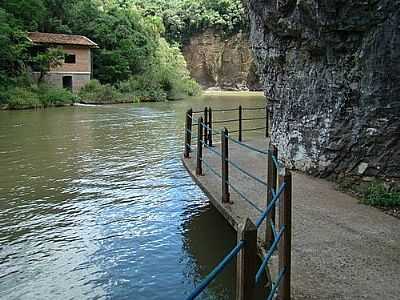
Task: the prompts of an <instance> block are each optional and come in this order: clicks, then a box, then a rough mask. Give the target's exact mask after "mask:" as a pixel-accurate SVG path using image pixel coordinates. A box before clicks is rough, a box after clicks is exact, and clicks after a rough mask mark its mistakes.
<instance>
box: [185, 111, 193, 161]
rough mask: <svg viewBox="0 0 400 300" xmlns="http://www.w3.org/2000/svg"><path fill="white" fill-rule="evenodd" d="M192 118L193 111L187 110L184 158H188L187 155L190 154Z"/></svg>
mask: <svg viewBox="0 0 400 300" xmlns="http://www.w3.org/2000/svg"><path fill="white" fill-rule="evenodd" d="M192 118H193V110H192V109H189V110H188V111H187V112H186V125H185V153H184V157H185V158H189V153H190V152H191V144H192Z"/></svg>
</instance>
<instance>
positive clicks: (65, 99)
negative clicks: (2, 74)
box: [0, 85, 76, 109]
mask: <svg viewBox="0 0 400 300" xmlns="http://www.w3.org/2000/svg"><path fill="white" fill-rule="evenodd" d="M0 99H1V102H2V103H4V104H7V105H8V108H10V109H28V108H42V107H47V106H63V105H71V104H72V103H74V102H75V100H76V96H74V95H73V94H72V93H71V92H69V91H68V90H65V89H60V88H53V87H46V86H40V87H38V86H36V85H32V86H24V87H13V88H9V89H8V90H6V91H5V92H2V93H1V95H0Z"/></svg>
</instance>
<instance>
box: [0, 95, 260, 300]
mask: <svg viewBox="0 0 400 300" xmlns="http://www.w3.org/2000/svg"><path fill="white" fill-rule="evenodd" d="M238 104H242V105H243V106H262V105H264V102H263V97H262V96H249V95H241V96H232V95H230V96H225V97H223V96H204V97H201V98H193V99H188V100H186V101H180V102H171V103H154V104H140V105H123V106H102V107H70V108H57V109H47V110H42V111H3V112H0V299H30V300H31V299H132V300H141V299H143V300H144V299H146V300H152V299H167V300H169V299H184V298H185V295H188V294H189V293H190V291H191V290H192V289H193V288H194V287H195V286H196V284H197V283H199V281H200V280H201V278H203V277H204V276H205V275H206V274H207V273H208V272H209V271H210V270H212V268H213V266H215V265H216V264H217V263H218V262H219V260H220V259H221V258H222V257H223V256H224V255H225V254H226V253H227V252H228V251H229V250H230V249H231V247H233V246H234V245H235V243H236V236H235V232H234V231H233V230H232V229H231V228H230V227H229V226H228V224H227V223H226V222H225V220H224V219H223V218H222V217H221V216H220V215H219V214H218V213H217V212H216V211H215V210H214V209H213V208H212V207H210V205H209V203H208V200H207V198H206V197H205V196H204V194H202V192H201V191H200V189H199V188H198V187H197V186H196V185H195V184H194V183H193V182H192V180H191V178H190V177H189V176H188V174H187V173H186V172H185V170H184V168H183V166H182V165H181V162H180V155H181V152H182V146H183V124H184V112H185V110H186V109H188V108H189V107H194V108H196V109H199V108H202V107H204V106H205V105H212V106H213V107H231V106H237V105H238ZM224 117H225V116H224ZM260 134H262V133H260ZM234 269H235V268H234V265H231V266H230V267H229V268H228V269H226V270H225V271H224V272H223V274H222V275H221V276H220V277H218V279H217V280H216V281H215V283H213V285H212V286H211V287H210V288H209V289H208V290H207V291H206V292H205V293H204V294H203V295H202V297H200V299H232V298H233V297H234V285H235V274H234Z"/></svg>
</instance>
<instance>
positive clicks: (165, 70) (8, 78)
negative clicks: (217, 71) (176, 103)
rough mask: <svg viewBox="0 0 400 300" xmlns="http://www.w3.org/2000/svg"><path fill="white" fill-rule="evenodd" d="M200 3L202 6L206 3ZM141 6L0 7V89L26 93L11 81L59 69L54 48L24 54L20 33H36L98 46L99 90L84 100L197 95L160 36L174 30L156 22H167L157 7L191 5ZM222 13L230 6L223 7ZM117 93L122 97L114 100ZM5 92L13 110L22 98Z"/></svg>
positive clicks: (97, 2) (86, 0) (118, 2)
mask: <svg viewBox="0 0 400 300" xmlns="http://www.w3.org/2000/svg"><path fill="white" fill-rule="evenodd" d="M216 1H217V0H216ZM218 1H221V0H218ZM203 2H204V3H203V4H206V2H207V1H205V0H203ZM208 2H210V1H208ZM208 2H207V3H208ZM228 2H229V3H230V2H232V1H228ZM228 2H227V3H228ZM210 3H211V2H210ZM210 3H208V4H207V5H208V6H205V7H209V9H210V10H213V11H214V10H215V9H216V7H218V5H217V6H215V3H214V4H213V3H211V4H212V5H211V4H210ZM229 3H228V4H229ZM148 4H151V2H150V1H148V2H146V5H144V6H143V5H142V6H140V5H138V3H136V4H135V1H125V0H71V1H62V0H24V1H23V0H9V1H6V2H4V1H3V2H0V87H3V88H2V90H8V89H10V90H12V88H10V86H16V85H17V86H19V87H24V93H26V94H29V93H31V92H32V91H31V88H30V84H31V83H24V84H22V83H21V82H18V83H17V82H16V81H17V80H16V78H19V77H20V76H21V74H25V73H27V72H28V70H29V68H30V67H34V68H35V70H38V71H39V72H40V74H41V75H40V78H39V82H40V81H41V79H43V78H44V75H45V74H46V73H47V72H48V71H49V70H50V69H51V68H54V67H56V66H58V65H59V64H60V62H61V59H62V56H63V54H62V53H61V50H59V49H49V50H48V51H47V52H37V53H34V52H33V51H31V50H30V47H31V46H32V45H31V44H30V43H29V40H28V39H27V31H34V30H39V31H46V32H60V33H74V34H81V35H85V36H87V37H89V38H90V39H92V40H94V41H96V42H97V43H98V44H99V46H100V48H99V49H95V50H94V53H93V58H94V77H95V78H97V79H98V80H99V81H100V82H101V84H104V85H105V87H102V86H101V85H100V84H95V85H96V87H95V88H94V89H93V87H92V90H91V91H90V93H89V91H87V94H86V95H85V96H87V97H88V98H90V97H92V98H91V99H92V100H91V101H100V102H107V103H113V102H114V101H116V99H115V97H122V98H123V99H122V100H120V101H118V102H121V101H128V100H127V99H129V98H132V97H134V98H135V99H140V100H142V101H164V100H166V99H170V98H182V97H183V96H185V95H193V94H196V93H198V92H199V90H200V89H199V86H198V85H197V84H196V82H194V81H193V80H191V79H190V76H189V73H188V71H187V69H186V62H185V60H184V58H183V56H182V54H181V51H180V48H179V47H178V46H176V45H170V44H169V43H168V42H167V41H166V40H165V39H164V38H162V36H163V35H165V36H170V35H171V34H172V35H175V34H176V33H172V32H171V31H169V32H166V31H165V26H164V24H167V25H168V26H170V27H171V26H172V24H170V23H168V22H166V21H165V20H166V19H165V16H166V15H164V14H162V13H161V12H163V11H164V6H165V5H168V7H171V9H172V11H175V10H176V9H178V10H179V11H180V12H181V13H183V12H184V11H185V10H186V8H187V9H189V8H192V6H193V7H194V6H196V7H198V4H195V1H186V0H183V1H172V2H171V3H170V4H168V1H160V2H158V4H157V3H156V5H158V12H159V13H157V14H151V13H148V12H149V11H148V9H147V8H146V7H147V5H148ZM185 5H186V6H185ZM226 9H228V10H229V9H230V4H229V5H227V6H226V8H224V10H226ZM170 12H171V11H170ZM179 16H180V17H182V20H183V21H182V22H183V23H182V26H187V25H188V23H185V22H187V21H188V20H189V19H190V18H192V16H190V15H186V16H184V17H183V15H179ZM185 20H186V21H185ZM210 24H211V23H210ZM196 26H197V25H196ZM176 40H179V39H178V38H177V39H176ZM91 85H93V84H92V83H91V84H89V87H90V86H91ZM111 85H112V86H113V87H111ZM118 88H119V90H118ZM120 91H122V92H124V93H125V94H129V96H123V95H121V93H120ZM32 93H33V94H34V92H32ZM12 94H13V97H7V96H5V94H4V93H2V95H3V96H0V102H2V103H6V102H7V101H9V100H7V99H12V100H13V101H14V102H13V103H15V106H18V103H16V101H15V100H16V99H15V95H17V94H18V95H22V94H23V93H22V91H16V92H15V93H12ZM25 96H27V95H25ZM31 96H32V95H31ZM59 96H62V95H59ZM26 98H27V99H33V98H34V97H33V96H32V97H26ZM94 98H97V100H95V99H94ZM43 101H44V104H43V105H46V103H47V102H49V103H53V101H52V100H49V101H47V100H43ZM129 101H131V100H129ZM30 102H32V103H34V102H35V101H33V100H32V101H30ZM32 105H33V104H32Z"/></svg>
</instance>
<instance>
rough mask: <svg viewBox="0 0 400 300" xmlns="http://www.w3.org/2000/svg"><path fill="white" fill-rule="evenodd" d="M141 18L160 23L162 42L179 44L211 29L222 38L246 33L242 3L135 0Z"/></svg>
mask: <svg viewBox="0 0 400 300" xmlns="http://www.w3.org/2000/svg"><path fill="white" fill-rule="evenodd" d="M134 2H135V4H136V5H137V7H139V8H140V9H141V10H143V11H144V14H145V15H153V16H154V15H155V16H160V17H161V18H162V19H163V22H164V26H165V31H166V34H165V36H166V38H167V39H168V40H169V41H176V42H182V41H185V40H186V39H187V38H189V37H190V36H192V35H193V34H194V33H198V32H202V31H204V30H205V29H207V28H212V29H214V30H217V31H221V32H224V33H225V34H227V35H229V34H233V33H237V32H239V31H241V30H244V31H246V30H248V27H247V26H248V25H247V24H248V17H247V13H246V9H245V7H244V5H243V2H242V0H172V1H171V0H135V1H134Z"/></svg>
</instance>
